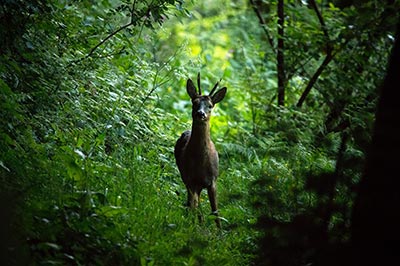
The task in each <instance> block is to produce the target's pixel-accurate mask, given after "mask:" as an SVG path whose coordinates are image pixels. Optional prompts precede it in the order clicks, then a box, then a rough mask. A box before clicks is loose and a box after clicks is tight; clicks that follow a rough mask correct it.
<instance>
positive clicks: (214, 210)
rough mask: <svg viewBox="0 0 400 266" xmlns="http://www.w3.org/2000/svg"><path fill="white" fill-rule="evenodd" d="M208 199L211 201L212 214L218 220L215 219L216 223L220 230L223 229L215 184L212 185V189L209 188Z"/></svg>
mask: <svg viewBox="0 0 400 266" xmlns="http://www.w3.org/2000/svg"><path fill="white" fill-rule="evenodd" d="M207 193H208V199H209V200H210V205H211V214H212V215H215V216H216V217H217V218H216V219H215V223H216V224H217V227H218V228H221V221H220V219H219V217H218V206H217V188H216V184H215V182H213V183H212V184H211V186H210V187H208V188H207Z"/></svg>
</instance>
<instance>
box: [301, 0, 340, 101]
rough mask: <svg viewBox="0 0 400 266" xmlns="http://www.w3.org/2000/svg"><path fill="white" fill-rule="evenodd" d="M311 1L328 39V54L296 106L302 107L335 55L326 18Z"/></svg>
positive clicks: (311, 0)
mask: <svg viewBox="0 0 400 266" xmlns="http://www.w3.org/2000/svg"><path fill="white" fill-rule="evenodd" d="M309 3H310V5H311V7H312V8H313V9H314V11H315V13H316V15H317V17H318V20H319V23H320V24H321V29H322V32H323V33H324V36H325V39H326V56H325V59H324V61H322V63H321V65H320V66H319V67H318V69H317V70H316V71H315V73H314V75H313V76H312V77H311V79H310V81H309V82H308V84H307V86H306V88H305V89H304V92H303V93H302V94H301V96H300V99H299V101H298V102H297V104H296V106H297V107H301V106H302V105H303V103H304V101H305V99H306V98H307V96H308V94H309V93H310V91H311V89H312V88H313V87H314V84H315V83H316V82H317V80H318V78H319V76H320V75H321V74H322V72H323V71H324V69H325V68H326V67H327V65H328V64H329V63H330V62H331V61H332V59H333V57H334V55H335V54H334V53H333V47H332V43H331V40H330V38H329V33H328V30H327V28H326V24H325V22H324V18H323V17H322V15H321V12H319V9H318V6H317V3H316V2H315V0H309Z"/></svg>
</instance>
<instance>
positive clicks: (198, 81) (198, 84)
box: [197, 72, 201, 95]
mask: <svg viewBox="0 0 400 266" xmlns="http://www.w3.org/2000/svg"><path fill="white" fill-rule="evenodd" d="M197 87H198V88H199V95H201V88H200V72H199V73H198V74H197Z"/></svg>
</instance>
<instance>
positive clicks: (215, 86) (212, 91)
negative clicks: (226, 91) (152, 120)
mask: <svg viewBox="0 0 400 266" xmlns="http://www.w3.org/2000/svg"><path fill="white" fill-rule="evenodd" d="M221 80H222V78H221V79H220V80H219V81H217V83H215V85H214V88H213V89H212V90H211V92H210V94H209V95H210V96H212V95H213V93H214V91H215V89H216V88H217V87H218V85H219V83H220V82H221Z"/></svg>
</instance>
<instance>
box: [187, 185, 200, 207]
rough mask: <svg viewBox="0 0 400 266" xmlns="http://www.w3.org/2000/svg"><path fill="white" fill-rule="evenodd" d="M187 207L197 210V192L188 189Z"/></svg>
mask: <svg viewBox="0 0 400 266" xmlns="http://www.w3.org/2000/svg"><path fill="white" fill-rule="evenodd" d="M187 195H188V198H187V203H186V204H187V206H188V207H189V208H191V209H195V208H197V207H198V206H199V193H198V192H197V191H196V190H193V189H190V188H187Z"/></svg>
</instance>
